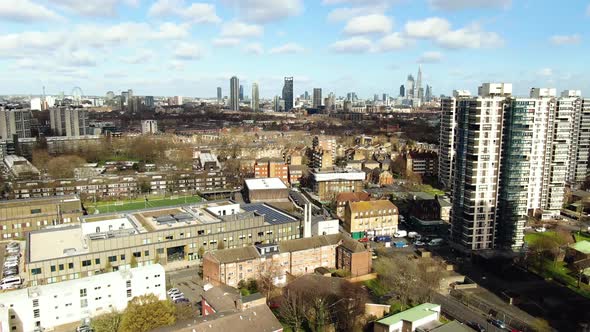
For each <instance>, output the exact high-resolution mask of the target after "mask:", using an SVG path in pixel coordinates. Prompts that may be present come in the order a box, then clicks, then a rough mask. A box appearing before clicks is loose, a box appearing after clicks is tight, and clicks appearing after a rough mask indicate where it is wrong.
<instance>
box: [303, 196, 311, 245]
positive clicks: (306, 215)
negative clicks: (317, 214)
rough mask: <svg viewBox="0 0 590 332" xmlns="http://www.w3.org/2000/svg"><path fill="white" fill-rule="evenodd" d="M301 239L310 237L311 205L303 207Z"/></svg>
mask: <svg viewBox="0 0 590 332" xmlns="http://www.w3.org/2000/svg"><path fill="white" fill-rule="evenodd" d="M303 237H304V238H307V237H311V204H305V206H304V207H303Z"/></svg>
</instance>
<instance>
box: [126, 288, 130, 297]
mask: <svg viewBox="0 0 590 332" xmlns="http://www.w3.org/2000/svg"><path fill="white" fill-rule="evenodd" d="M127 297H131V289H128V290H127Z"/></svg>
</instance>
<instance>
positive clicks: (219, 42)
mask: <svg viewBox="0 0 590 332" xmlns="http://www.w3.org/2000/svg"><path fill="white" fill-rule="evenodd" d="M213 45H214V46H217V47H234V46H238V45H240V39H238V38H216V39H213Z"/></svg>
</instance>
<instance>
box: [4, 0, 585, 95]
mask: <svg viewBox="0 0 590 332" xmlns="http://www.w3.org/2000/svg"><path fill="white" fill-rule="evenodd" d="M566 3H567V5H565V4H566ZM589 40H590V1H589V0H565V1H555V0H315V1H310V0H218V1H191V0H155V1H150V0H81V1H80V0H0V95H7V94H41V92H42V88H43V86H45V89H46V91H47V94H58V93H60V92H62V91H63V92H64V93H65V94H69V93H71V91H72V89H73V88H74V87H80V88H81V89H82V90H83V92H84V94H85V95H100V96H102V95H105V94H106V92H107V91H114V92H115V93H120V91H122V90H127V89H133V90H134V94H135V95H155V96H171V95H180V96H184V97H214V96H216V88H217V87H218V86H220V87H222V89H223V94H224V95H227V94H228V92H229V79H230V77H231V76H234V75H235V76H237V77H238V78H239V79H240V84H243V85H244V91H245V92H244V93H245V94H246V95H250V89H251V84H252V83H253V82H257V83H258V84H259V87H260V94H261V97H263V98H270V97H272V96H274V95H278V94H280V92H281V89H282V81H283V77H285V76H292V77H294V89H295V94H296V95H299V94H302V93H303V92H304V91H309V92H310V93H311V92H312V89H313V88H322V89H323V93H324V94H327V93H328V92H334V93H336V95H338V96H341V95H345V94H346V93H347V92H356V93H357V94H358V95H359V97H364V98H372V96H373V94H379V95H381V94H383V93H388V94H390V95H391V96H397V95H398V94H399V86H400V85H401V84H403V83H404V82H405V81H406V78H407V76H408V74H412V75H414V76H416V72H417V70H418V66H419V65H421V66H422V72H423V82H424V83H423V84H429V85H431V86H432V87H433V93H434V94H435V95H440V94H446V95H449V94H451V93H452V90H454V89H466V90H470V91H471V92H472V93H475V92H477V86H478V85H479V84H481V83H482V82H509V83H512V84H513V86H514V91H515V93H516V94H519V95H526V94H527V93H528V91H529V89H530V88H531V87H555V88H557V89H558V90H564V89H578V90H582V92H583V93H584V92H585V95H586V96H590V66H588V61H589V60H590V44H589Z"/></svg>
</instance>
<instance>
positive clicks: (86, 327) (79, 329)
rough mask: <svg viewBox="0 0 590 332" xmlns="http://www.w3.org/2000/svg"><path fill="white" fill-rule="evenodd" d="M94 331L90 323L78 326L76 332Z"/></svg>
mask: <svg viewBox="0 0 590 332" xmlns="http://www.w3.org/2000/svg"><path fill="white" fill-rule="evenodd" d="M92 331H94V330H93V329H92V328H91V327H90V326H89V325H86V324H84V325H80V326H78V327H77V328H76V332H92Z"/></svg>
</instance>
